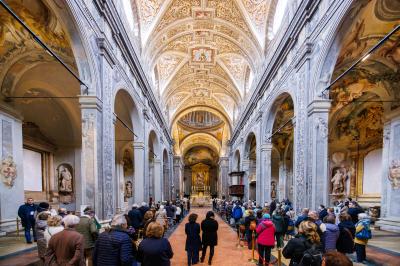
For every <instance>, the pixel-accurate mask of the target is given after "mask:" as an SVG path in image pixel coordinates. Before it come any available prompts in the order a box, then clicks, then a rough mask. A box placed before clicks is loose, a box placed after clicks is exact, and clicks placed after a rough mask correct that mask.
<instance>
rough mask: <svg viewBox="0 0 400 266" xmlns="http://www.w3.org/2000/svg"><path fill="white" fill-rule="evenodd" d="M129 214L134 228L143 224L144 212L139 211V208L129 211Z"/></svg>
mask: <svg viewBox="0 0 400 266" xmlns="http://www.w3.org/2000/svg"><path fill="white" fill-rule="evenodd" d="M128 216H129V221H130V223H131V224H130V226H132V227H133V228H135V229H136V230H137V229H138V228H139V227H140V226H142V220H143V217H142V214H141V212H140V211H139V209H137V208H135V209H132V210H130V211H129V213H128Z"/></svg>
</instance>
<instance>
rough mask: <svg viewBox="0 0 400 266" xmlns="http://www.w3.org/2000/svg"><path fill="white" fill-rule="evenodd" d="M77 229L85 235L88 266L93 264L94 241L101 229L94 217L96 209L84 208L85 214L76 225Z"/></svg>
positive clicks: (85, 252)
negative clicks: (98, 227)
mask: <svg viewBox="0 0 400 266" xmlns="http://www.w3.org/2000/svg"><path fill="white" fill-rule="evenodd" d="M76 231H77V232H78V233H80V234H82V235H83V238H84V240H85V242H84V249H85V251H84V254H85V260H86V261H87V263H88V266H92V265H93V258H92V255H93V254H92V253H93V248H94V243H95V241H96V239H97V237H98V236H99V230H98V229H97V226H96V222H95V219H94V211H93V209H92V208H91V207H86V208H85V209H84V210H83V215H82V216H81V217H80V221H79V224H78V225H77V226H76Z"/></svg>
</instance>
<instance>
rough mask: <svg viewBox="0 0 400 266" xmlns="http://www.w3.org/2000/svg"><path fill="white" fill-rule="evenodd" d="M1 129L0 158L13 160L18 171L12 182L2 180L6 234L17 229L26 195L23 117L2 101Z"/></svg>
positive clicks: (0, 227)
mask: <svg viewBox="0 0 400 266" xmlns="http://www.w3.org/2000/svg"><path fill="white" fill-rule="evenodd" d="M0 129H1V134H0V145H1V149H0V154H1V157H0V158H1V160H2V161H3V160H7V161H8V162H10V161H11V162H13V165H10V166H11V167H12V168H14V170H15V171H16V175H15V176H14V177H13V181H12V182H11V180H9V181H10V182H5V180H4V179H3V178H1V181H0V221H1V223H0V235H5V234H6V233H5V232H7V231H15V218H16V216H17V209H18V205H19V204H23V203H24V201H25V195H24V167H23V136H22V117H19V115H18V114H17V113H14V111H13V110H11V109H9V107H8V106H7V107H4V106H2V104H1V103H0ZM3 170H6V169H3ZM10 173H11V172H10ZM2 181H3V182H2Z"/></svg>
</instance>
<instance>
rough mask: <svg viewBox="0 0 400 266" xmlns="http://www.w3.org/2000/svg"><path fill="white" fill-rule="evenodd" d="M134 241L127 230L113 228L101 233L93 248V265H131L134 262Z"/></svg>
mask: <svg viewBox="0 0 400 266" xmlns="http://www.w3.org/2000/svg"><path fill="white" fill-rule="evenodd" d="M132 250H133V249H132V241H131V239H130V238H129V235H128V233H127V232H125V231H122V230H118V229H112V230H111V231H110V232H107V231H106V232H103V233H101V234H100V235H99V238H98V239H97V241H96V244H95V246H94V250H93V265H95V266H96V265H98V266H105V265H110V266H111V265H113V266H114V265H115V266H119V265H121V266H122V265H124V266H125V265H129V266H131V265H132V263H133V253H132Z"/></svg>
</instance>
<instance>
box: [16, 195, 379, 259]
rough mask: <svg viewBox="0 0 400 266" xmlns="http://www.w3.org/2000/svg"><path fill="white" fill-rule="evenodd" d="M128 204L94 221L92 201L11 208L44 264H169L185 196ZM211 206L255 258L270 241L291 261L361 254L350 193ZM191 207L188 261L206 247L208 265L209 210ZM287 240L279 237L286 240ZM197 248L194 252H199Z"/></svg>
mask: <svg viewBox="0 0 400 266" xmlns="http://www.w3.org/2000/svg"><path fill="white" fill-rule="evenodd" d="M150 204H151V205H148V204H147V203H145V202H143V203H141V204H140V207H139V205H138V204H133V205H132V209H131V210H129V211H128V212H127V213H121V214H117V215H115V216H114V217H113V218H112V221H111V222H110V223H109V225H101V224H100V223H99V220H98V219H97V217H96V215H95V212H94V210H93V208H91V207H86V208H85V209H84V210H83V213H81V215H80V216H79V217H78V216H76V215H75V214H74V213H72V212H67V211H66V210H65V209H62V208H61V209H59V210H58V211H56V210H54V209H51V207H50V205H49V204H48V203H46V202H41V203H39V204H38V205H36V204H34V202H33V199H28V200H27V202H26V203H25V204H23V205H21V206H20V208H19V210H18V215H19V217H20V218H21V222H22V225H23V227H24V229H25V238H26V242H27V243H32V236H31V230H32V231H33V241H35V242H37V247H38V256H39V257H40V259H41V260H42V261H43V262H44V264H45V265H139V264H140V265H142V266H147V265H149V266H150V265H151V266H153V265H160V266H164V265H165V266H167V265H170V259H171V258H172V256H173V251H172V248H171V245H170V243H169V241H168V239H167V238H166V237H164V236H165V232H166V231H167V230H168V228H170V227H171V226H174V225H175V224H177V223H179V222H180V221H182V219H183V218H184V217H185V216H186V215H187V214H189V212H190V202H189V201H188V200H187V199H184V200H181V201H173V202H169V201H167V202H158V203H157V204H154V203H150ZM213 209H214V211H216V212H218V213H219V214H220V215H221V217H223V218H225V219H226V221H227V222H228V223H229V224H230V225H231V226H232V227H233V228H235V229H236V231H237V235H238V238H239V243H240V241H243V242H246V243H247V247H248V248H249V249H255V250H257V252H258V257H259V258H258V264H259V265H269V263H273V262H272V261H271V251H272V249H273V248H274V247H275V246H276V247H277V248H278V250H279V252H282V254H283V256H284V257H285V258H287V259H290V264H289V265H290V266H291V265H313V266H314V265H326V266H331V265H343V266H347V265H352V262H351V260H350V259H349V258H348V257H347V256H346V255H347V254H352V253H353V252H354V251H355V252H356V260H357V262H361V263H364V262H365V260H366V252H365V248H366V245H367V243H368V240H369V239H370V238H371V237H372V235H371V230H370V219H369V217H368V215H367V214H366V213H365V212H364V210H363V209H362V208H361V207H360V206H359V205H358V204H357V202H355V201H353V200H352V199H351V198H349V199H347V200H346V201H343V202H340V203H337V204H335V207H332V208H326V207H325V206H323V205H320V206H319V209H318V210H316V211H314V210H310V209H307V208H305V209H303V211H302V213H301V214H299V215H298V216H296V214H295V211H294V210H293V207H292V204H291V202H290V201H289V200H284V201H282V202H277V201H275V200H274V201H272V202H271V203H269V204H268V203H265V204H264V205H263V206H262V207H261V206H260V205H257V204H256V203H255V202H253V201H249V202H244V203H243V202H241V201H226V200H218V199H214V200H213ZM197 218H198V216H197V214H196V213H191V214H190V215H189V219H188V223H187V224H185V233H186V243H185V250H186V252H187V263H188V265H194V264H197V263H199V261H200V262H204V260H205V257H206V254H207V251H208V250H209V257H208V264H209V265H211V263H212V259H213V256H214V247H215V246H216V245H217V243H218V236H217V231H218V223H217V221H216V220H215V219H214V218H215V217H214V212H213V211H209V212H208V213H207V215H206V218H205V219H204V220H203V221H202V222H201V224H199V223H197V222H196V221H197ZM285 242H286V245H285ZM200 252H201V257H200V256H199V254H200Z"/></svg>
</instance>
